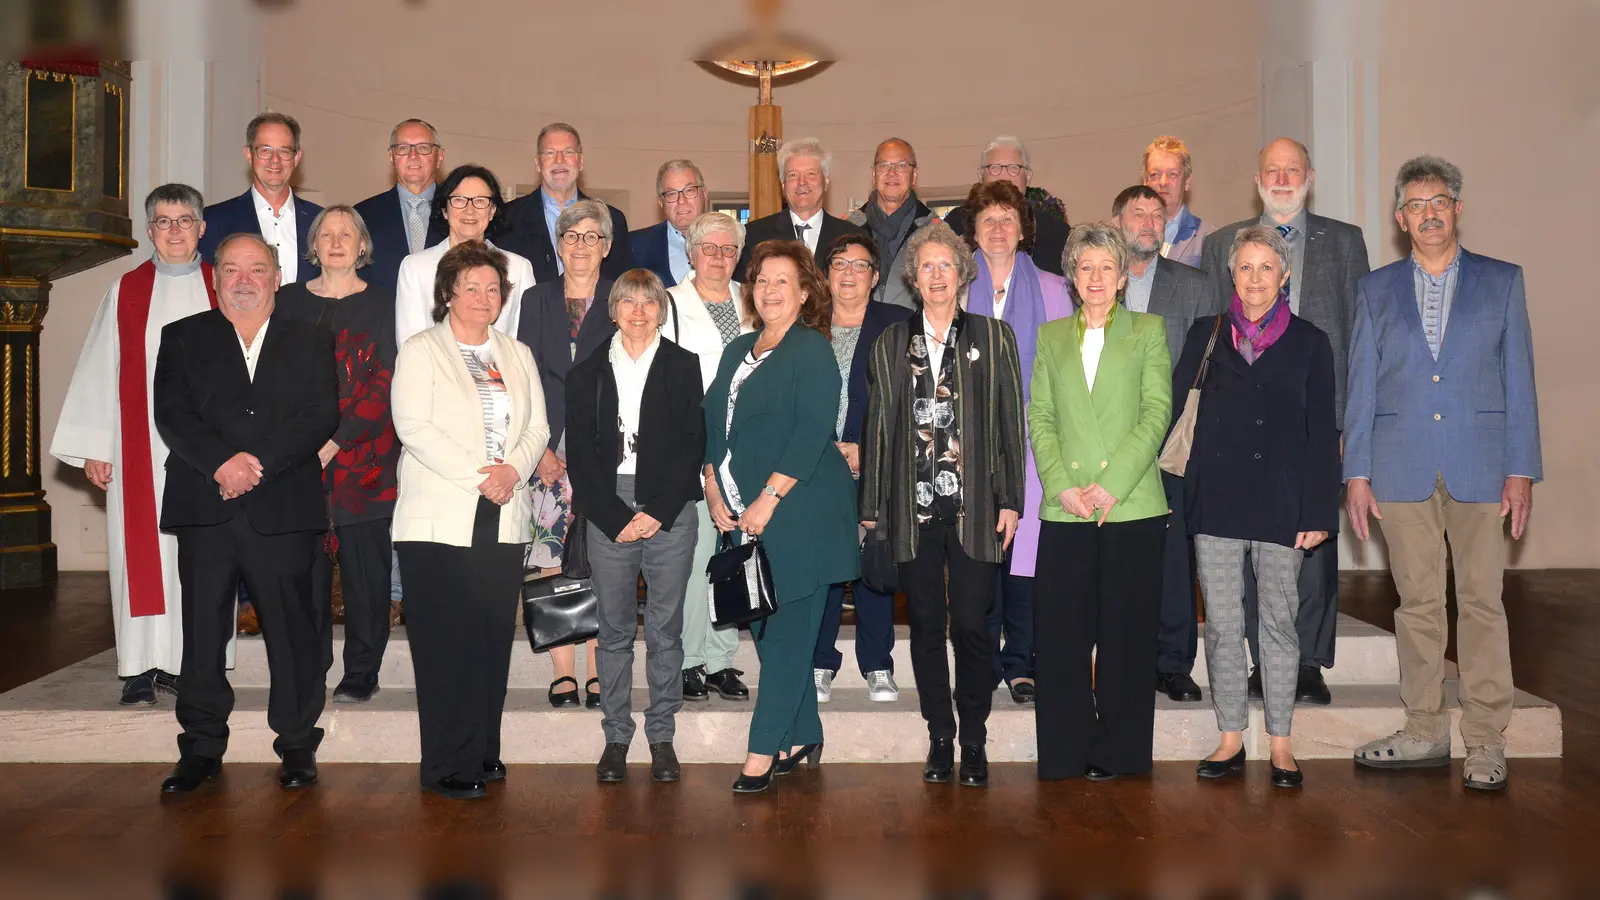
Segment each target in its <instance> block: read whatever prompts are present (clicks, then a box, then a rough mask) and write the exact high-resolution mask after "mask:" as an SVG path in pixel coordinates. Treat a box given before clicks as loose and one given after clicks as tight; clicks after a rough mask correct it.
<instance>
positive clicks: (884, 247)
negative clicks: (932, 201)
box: [850, 137, 934, 309]
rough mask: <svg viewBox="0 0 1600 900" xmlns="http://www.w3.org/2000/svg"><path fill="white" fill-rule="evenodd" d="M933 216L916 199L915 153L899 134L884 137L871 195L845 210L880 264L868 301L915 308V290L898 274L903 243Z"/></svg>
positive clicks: (902, 263)
mask: <svg viewBox="0 0 1600 900" xmlns="http://www.w3.org/2000/svg"><path fill="white" fill-rule="evenodd" d="M933 220H934V215H933V210H931V209H929V208H928V207H927V204H925V203H923V202H922V201H921V200H919V199H918V198H917V151H915V150H913V149H911V144H909V143H908V142H906V141H905V140H904V139H902V138H893V137H892V138H889V139H888V140H886V141H884V142H883V143H881V144H879V145H878V149H877V151H876V152H874V153H873V154H872V195H871V196H869V197H868V198H867V202H866V203H863V204H862V205H861V208H860V209H858V210H855V211H854V212H852V213H850V221H851V222H852V223H854V224H856V225H859V226H861V227H864V228H866V229H867V231H868V233H869V234H871V235H872V240H873V242H874V243H876V244H877V245H878V258H879V259H882V260H883V262H884V268H883V279H882V280H880V281H879V282H878V286H877V287H876V288H874V289H873V292H872V299H873V300H875V301H878V302H880V303H893V304H895V305H896V306H904V307H906V308H907V309H917V308H918V307H919V306H920V304H919V303H918V302H917V299H916V294H915V292H914V291H913V290H912V285H911V283H910V282H908V281H906V280H905V278H903V277H902V276H901V274H900V273H901V272H903V271H904V270H905V249H906V244H907V243H908V242H909V241H910V240H911V235H913V234H915V233H916V232H917V230H918V229H920V228H922V227H923V226H924V225H927V224H928V223H929V222H932V221H933Z"/></svg>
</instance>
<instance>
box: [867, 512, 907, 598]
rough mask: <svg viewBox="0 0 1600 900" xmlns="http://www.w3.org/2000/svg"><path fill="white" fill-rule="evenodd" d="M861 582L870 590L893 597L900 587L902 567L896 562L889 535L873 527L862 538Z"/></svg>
mask: <svg viewBox="0 0 1600 900" xmlns="http://www.w3.org/2000/svg"><path fill="white" fill-rule="evenodd" d="M861 583H862V584H864V585H866V586H867V588H868V589H869V590H872V591H874V592H876V593H879V594H884V595H886V596H889V597H893V596H894V595H895V592H896V591H898V590H899V589H900V569H899V567H898V566H896V565H895V563H894V545H893V544H891V543H890V541H889V536H888V535H887V534H884V533H881V530H880V529H878V528H873V529H871V530H869V531H868V532H867V533H866V536H865V537H863V538H862V539H861Z"/></svg>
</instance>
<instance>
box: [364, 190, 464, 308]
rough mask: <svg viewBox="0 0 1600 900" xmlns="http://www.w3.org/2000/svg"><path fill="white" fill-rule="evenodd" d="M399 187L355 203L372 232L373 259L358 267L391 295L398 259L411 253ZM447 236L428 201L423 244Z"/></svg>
mask: <svg viewBox="0 0 1600 900" xmlns="http://www.w3.org/2000/svg"><path fill="white" fill-rule="evenodd" d="M398 190H399V189H398V188H390V189H388V190H387V191H384V192H383V193H381V194H377V195H375V196H372V197H368V198H367V199H365V200H363V201H361V202H360V203H357V204H356V212H358V213H360V214H361V220H362V221H363V222H366V223H367V233H368V234H371V235H372V262H371V264H369V265H368V266H367V267H366V268H365V269H363V270H362V271H361V278H362V280H364V281H366V282H367V283H369V284H375V285H377V286H378V287H381V288H384V289H385V290H387V291H388V292H389V296H390V297H393V296H394V291H395V286H396V284H397V283H398V282H399V280H400V262H401V260H404V259H405V258H406V257H407V256H410V255H411V237H410V235H409V234H408V233H407V232H406V211H405V209H404V207H402V206H401V205H400V194H399V192H398ZM449 236H450V229H449V228H448V227H447V226H446V225H445V223H444V220H442V219H440V218H438V217H437V216H435V215H433V207H432V205H431V204H430V205H429V207H428V238H427V240H425V241H423V243H422V246H424V247H432V246H433V245H434V244H437V243H439V242H440V241H442V240H444V239H445V238H447V237H449Z"/></svg>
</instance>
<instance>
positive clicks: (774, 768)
mask: <svg viewBox="0 0 1600 900" xmlns="http://www.w3.org/2000/svg"><path fill="white" fill-rule="evenodd" d="M777 773H778V758H777V757H776V756H774V757H773V758H772V765H770V766H767V771H766V772H765V773H763V774H761V775H746V774H744V773H743V772H740V773H739V777H738V778H737V779H736V780H735V781H734V782H733V792H734V793H735V794H759V793H761V792H762V791H765V790H766V789H767V788H769V787H772V779H773V776H775V775H777Z"/></svg>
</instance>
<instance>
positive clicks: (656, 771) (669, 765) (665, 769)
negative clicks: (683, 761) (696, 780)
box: [650, 741, 683, 782]
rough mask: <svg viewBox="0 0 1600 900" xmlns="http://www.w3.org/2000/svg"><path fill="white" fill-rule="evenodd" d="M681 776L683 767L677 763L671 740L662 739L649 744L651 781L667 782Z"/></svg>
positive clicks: (676, 755) (676, 754)
mask: <svg viewBox="0 0 1600 900" xmlns="http://www.w3.org/2000/svg"><path fill="white" fill-rule="evenodd" d="M682 776H683V767H682V766H680V765H678V753H677V751H675V750H673V749H672V742H671V741H662V742H660V743H657V744H651V745H650V779H651V780H652V781H660V782H669V781H677V780H678V779H679V778H681V777H682Z"/></svg>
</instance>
